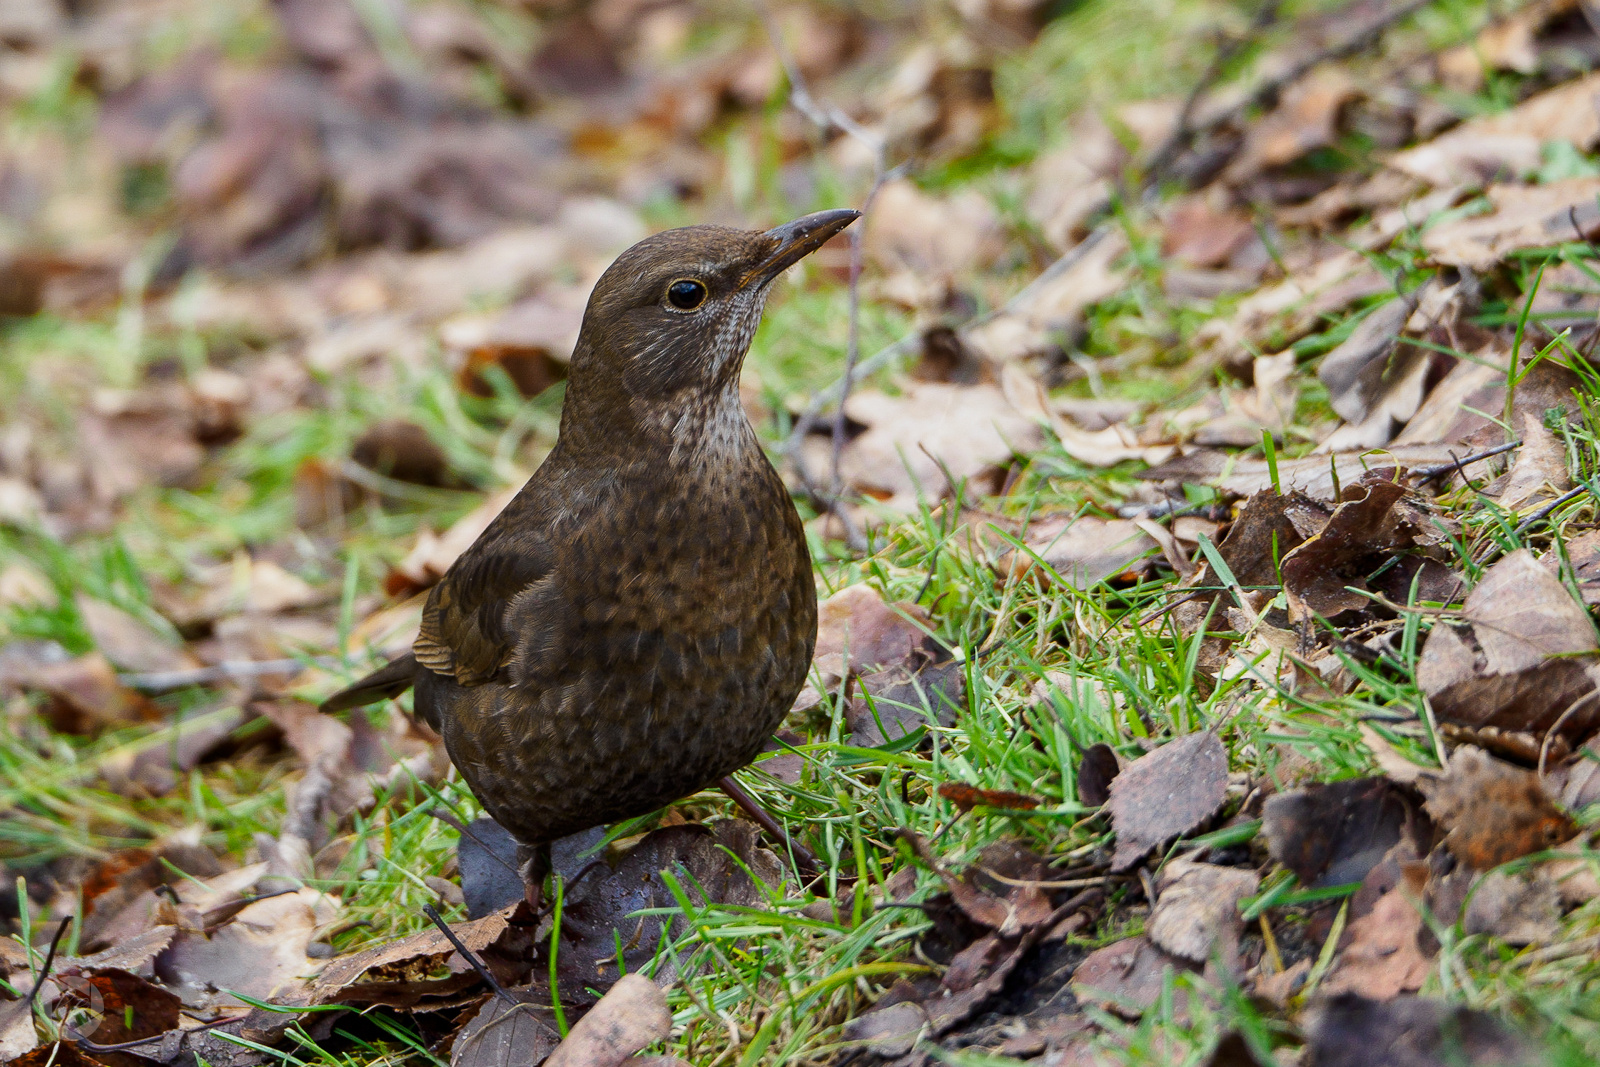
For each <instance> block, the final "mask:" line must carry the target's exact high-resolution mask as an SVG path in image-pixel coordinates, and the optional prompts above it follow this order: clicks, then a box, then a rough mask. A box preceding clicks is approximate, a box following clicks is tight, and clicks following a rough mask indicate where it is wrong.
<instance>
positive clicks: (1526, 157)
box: [1387, 74, 1600, 244]
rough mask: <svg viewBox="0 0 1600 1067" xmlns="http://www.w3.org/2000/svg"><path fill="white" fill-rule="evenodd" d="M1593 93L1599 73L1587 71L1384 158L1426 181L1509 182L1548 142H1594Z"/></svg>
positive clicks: (1599, 126) (1535, 161)
mask: <svg viewBox="0 0 1600 1067" xmlns="http://www.w3.org/2000/svg"><path fill="white" fill-rule="evenodd" d="M1597 95H1600V75H1597V74H1590V75H1588V76H1587V77H1583V78H1579V79H1577V80H1575V81H1570V82H1567V83H1565V84H1563V85H1559V86H1556V87H1555V88H1553V89H1548V90H1546V91H1544V92H1542V93H1538V94H1536V95H1534V96H1531V97H1529V98H1528V99H1527V100H1524V101H1523V102H1522V103H1521V104H1519V105H1518V106H1516V107H1514V108H1512V109H1511V110H1510V111H1507V112H1504V113H1503V114H1499V115H1487V116H1483V117H1480V118H1474V119H1470V120H1468V121H1467V122H1464V123H1462V124H1461V125H1459V126H1457V127H1456V128H1455V129H1453V130H1451V131H1449V132H1448V133H1445V134H1442V135H1441V136H1439V137H1435V138H1434V139H1433V140H1431V141H1428V142H1426V143H1424V144H1420V145H1417V146H1416V147H1414V148H1408V149H1406V150H1405V151H1403V152H1398V153H1396V154H1394V155H1392V156H1390V157H1389V159H1388V160H1387V164H1388V165H1389V166H1390V167H1393V168H1394V169H1396V170H1399V171H1401V172H1403V173H1405V174H1409V175H1412V176H1414V177H1416V178H1420V179H1421V180H1423V181H1425V182H1428V183H1429V184H1431V185H1439V186H1449V185H1473V186H1477V185H1484V184H1486V183H1488V182H1491V181H1515V180H1518V179H1521V178H1523V177H1525V176H1526V175H1528V174H1530V173H1531V172H1533V171H1534V170H1537V169H1538V167H1539V162H1540V158H1541V156H1540V153H1541V150H1542V149H1543V147H1544V145H1545V144H1546V143H1548V142H1550V141H1566V142H1568V143H1570V144H1572V145H1573V147H1575V148H1577V149H1578V150H1579V151H1587V150H1588V149H1589V148H1591V147H1593V145H1594V143H1595V142H1596V140H1600V116H1597V115H1596V112H1595V105H1594V100H1595V97H1596V96H1597ZM1491 195H1493V194H1492V191H1491ZM1590 200H1591V202H1592V201H1593V197H1592V196H1591V197H1590ZM1569 239H1570V238H1569ZM1424 243H1425V244H1427V243H1428V240H1427V238H1426V237H1425V238H1424Z"/></svg>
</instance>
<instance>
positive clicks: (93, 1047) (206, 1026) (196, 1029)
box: [75, 1015, 245, 1052]
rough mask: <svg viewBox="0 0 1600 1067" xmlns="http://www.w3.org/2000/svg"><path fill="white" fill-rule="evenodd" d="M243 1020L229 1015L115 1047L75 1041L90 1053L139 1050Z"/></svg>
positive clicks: (118, 1043) (79, 1039)
mask: <svg viewBox="0 0 1600 1067" xmlns="http://www.w3.org/2000/svg"><path fill="white" fill-rule="evenodd" d="M243 1018H245V1016H243V1015H229V1016H227V1017H226V1018H222V1019H213V1020H212V1021H211V1022H208V1023H201V1024H200V1025H199V1026H191V1027H189V1028H188V1029H187V1030H177V1031H173V1030H168V1031H166V1032H164V1033H160V1034H155V1035H152V1036H151V1037H139V1038H135V1039H133V1040H132V1041H118V1042H117V1043H116V1044H114V1045H102V1044H99V1043H97V1042H94V1041H90V1040H89V1039H88V1038H86V1037H80V1038H77V1039H75V1043H76V1044H79V1045H82V1046H83V1047H84V1048H86V1049H88V1050H89V1051H90V1052H120V1051H122V1050H123V1049H125V1048H138V1047H139V1046H140V1045H148V1044H150V1042H152V1041H161V1040H163V1039H164V1038H165V1037H166V1036H167V1034H170V1033H180V1034H198V1033H200V1032H201V1031H203V1030H214V1029H216V1028H217V1027H219V1026H227V1025H228V1024H229V1023H236V1022H238V1021H239V1020H240V1019H243Z"/></svg>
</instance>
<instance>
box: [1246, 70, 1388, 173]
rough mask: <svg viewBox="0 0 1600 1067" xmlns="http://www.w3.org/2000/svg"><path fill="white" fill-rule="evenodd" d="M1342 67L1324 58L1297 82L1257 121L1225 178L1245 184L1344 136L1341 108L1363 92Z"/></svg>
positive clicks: (1247, 134)
mask: <svg viewBox="0 0 1600 1067" xmlns="http://www.w3.org/2000/svg"><path fill="white" fill-rule="evenodd" d="M1359 91H1360V90H1359V89H1358V87H1357V86H1356V83H1355V82H1354V81H1353V80H1352V79H1351V77H1350V75H1349V74H1348V73H1347V72H1346V71H1345V70H1344V69H1343V68H1341V67H1337V66H1334V65H1333V64H1331V63H1330V64H1324V65H1323V66H1320V67H1318V68H1316V69H1315V70H1313V71H1312V72H1311V73H1310V74H1309V75H1307V76H1306V77H1304V78H1301V79H1300V80H1299V81H1297V82H1295V83H1293V84H1292V85H1291V86H1290V87H1289V89H1288V90H1287V91H1286V92H1285V93H1284V94H1283V100H1282V101H1281V102H1280V103H1279V104H1278V106H1277V108H1276V109H1274V110H1273V111H1272V112H1271V113H1270V114H1268V115H1267V116H1266V117H1265V118H1263V119H1262V120H1260V121H1259V122H1255V123H1252V124H1251V125H1250V127H1249V130H1248V132H1247V133H1246V134H1245V141H1244V147H1243V148H1242V149H1241V150H1240V152H1239V155H1238V156H1237V157H1236V158H1235V159H1234V161H1233V162H1232V163H1231V164H1230V165H1229V166H1228V169H1227V171H1226V173H1225V174H1224V179H1225V180H1226V181H1228V182H1230V183H1233V184H1239V183H1241V182H1243V181H1246V180H1248V179H1249V178H1251V177H1253V176H1254V175H1255V174H1256V173H1257V172H1258V171H1260V170H1261V169H1263V168H1265V167H1277V166H1282V165H1283V164H1285V163H1292V162H1294V161H1295V160H1297V159H1299V158H1300V157H1301V156H1303V155H1305V154H1306V153H1307V152H1310V151H1311V150H1313V149H1316V148H1323V147H1326V146H1327V145H1330V144H1332V143H1333V142H1334V139H1335V138H1336V137H1337V136H1338V132H1339V130H1338V118H1339V109H1340V108H1341V107H1343V106H1344V104H1345V102H1346V101H1348V100H1350V99H1352V98H1354V97H1355V96H1356V95H1358V93H1359Z"/></svg>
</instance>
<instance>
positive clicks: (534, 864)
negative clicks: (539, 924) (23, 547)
mask: <svg viewBox="0 0 1600 1067" xmlns="http://www.w3.org/2000/svg"><path fill="white" fill-rule="evenodd" d="M517 860H518V863H517V873H518V874H520V875H521V876H522V892H523V896H524V899H526V900H527V902H528V908H529V910H530V911H532V912H533V914H535V915H538V914H539V909H540V908H541V907H543V906H544V880H545V878H547V877H548V876H549V874H550V868H551V863H550V845H549V843H548V842H546V843H545V844H542V845H523V844H519V845H517Z"/></svg>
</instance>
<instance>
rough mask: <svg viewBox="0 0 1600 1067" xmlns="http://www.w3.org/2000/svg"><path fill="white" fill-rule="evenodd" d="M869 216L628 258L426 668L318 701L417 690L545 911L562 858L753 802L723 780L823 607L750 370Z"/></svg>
mask: <svg viewBox="0 0 1600 1067" xmlns="http://www.w3.org/2000/svg"><path fill="white" fill-rule="evenodd" d="M859 215H860V212H857V211H851V210H838V211H823V212H818V213H817V214H814V215H807V216H806V217H804V218H801V219H796V220H795V221H794V222H791V223H788V224H786V225H783V226H779V227H777V228H776V229H772V230H767V231H765V232H763V231H759V230H756V231H745V230H733V229H727V228H724V227H720V226H690V227H687V228H685V229H680V230H669V231H667V232H665V233H660V234H656V235H655V236H653V237H647V238H645V239H644V240H643V241H640V242H639V243H638V244H636V245H634V246H633V247H632V248H630V249H628V250H627V251H626V252H624V253H623V254H622V255H621V256H619V257H618V258H617V260H616V262H615V263H613V264H612V265H611V266H610V267H609V268H607V270H606V272H605V273H604V274H603V275H601V277H600V281H599V282H598V283H597V284H596V285H595V287H594V292H593V293H592V294H590V297H589V306H588V308H587V309H586V310H585V311H584V316H583V326H582V329H581V331H580V333H579V335H578V344H577V347H576V349H575V350H574V351H573V354H572V368H571V374H570V377H569V378H568V381H567V395H566V400H565V403H564V404H563V406H562V409H561V432H560V437H559V439H558V440H557V441H556V445H555V448H554V449H553V450H552V451H551V452H550V455H549V456H548V457H547V458H546V459H545V461H544V463H543V464H542V465H541V466H540V467H539V469H538V470H537V471H536V472H534V475H533V477H532V478H530V479H528V483H527V484H526V485H524V486H523V487H522V490H521V492H519V493H518V494H517V495H516V497H515V498H514V499H513V500H512V501H511V503H510V504H509V505H507V507H506V509H505V510H504V511H503V512H501V513H500V515H499V517H497V518H496V519H495V520H494V521H493V522H492V523H490V524H489V527H488V528H487V529H486V530H484V532H483V535H482V536H481V537H479V538H478V540H477V541H476V542H474V543H473V545H472V547H471V548H469V549H467V551H466V552H464V553H463V554H462V555H461V558H460V559H458V560H457V561H456V562H455V565H454V566H452V567H451V568H450V570H449V571H448V572H447V573H446V574H445V576H444V578H443V579H441V580H440V582H439V584H438V585H436V586H434V587H433V589H432V591H431V592H430V593H429V595H428V600H427V604H426V606H425V607H424V608H423V612H422V628H421V632H420V633H419V634H418V637H417V640H416V643H415V644H414V645H413V646H412V651H411V652H410V653H409V654H407V655H405V656H401V657H400V658H398V659H396V660H394V661H393V662H391V663H390V664H388V665H387V666H385V667H383V668H382V669H380V670H378V671H376V672H374V673H373V674H371V675H369V676H367V677H366V678H363V679H362V680H361V681H359V682H357V683H355V684H354V685H352V686H350V687H349V688H348V689H345V690H343V691H342V692H340V693H338V694H336V695H334V696H333V697H331V698H330V699H329V700H328V701H326V702H325V703H324V704H323V705H322V707H323V709H324V710H326V711H335V710H339V709H342V708H348V707H354V706H357V705H360V704H369V703H372V702H374V701H377V700H380V699H384V698H386V697H394V696H398V695H400V694H401V693H403V692H405V690H406V689H407V688H409V687H411V686H415V687H416V712H417V714H418V715H420V716H421V717H422V718H423V719H424V720H426V721H427V723H428V724H429V725H430V726H432V727H433V728H434V729H435V730H437V731H438V732H439V733H440V734H441V735H442V736H443V738H444V742H445V747H446V748H447V749H448V750H449V752H450V758H451V760H452V761H453V762H454V763H455V765H456V767H457V768H459V769H460V771H461V775H462V777H463V778H465V779H466V781H467V784H468V785H470V786H471V787H472V791H473V792H474V793H475V794H476V795H477V797H478V799H479V801H480V802H482V804H483V806H484V807H485V808H486V809H487V810H488V812H489V814H491V815H492V816H494V818H495V820H496V821H497V822H499V823H500V824H501V825H502V826H504V827H505V828H506V829H507V830H508V831H510V833H511V835H512V836H513V837H515V838H516V839H517V840H518V842H519V843H520V845H521V847H522V859H523V861H524V866H523V876H524V878H525V879H526V881H527V884H528V891H529V899H530V900H533V901H535V902H537V900H538V897H539V887H540V885H541V884H542V882H543V878H544V875H545V874H546V873H547V872H548V869H549V845H550V842H552V841H554V840H555V839H557V838H560V837H564V836H566V835H568V834H574V833H577V832H579V831H582V830H586V829H589V828H591V827H594V826H599V825H604V824H606V823H613V822H616V821H618V820H621V819H627V818H631V817H634V816H638V815H644V814H648V813H649V812H652V811H655V810H657V809H658V808H661V807H663V806H665V805H667V804H669V803H671V802H672V801H674V800H679V799H681V798H683V797H686V796H689V795H690V794H692V793H695V792H697V791H699V790H700V789H703V788H705V787H706V786H707V785H709V784H711V783H713V782H717V781H718V780H719V779H721V780H722V782H721V784H722V785H723V787H724V788H725V789H727V790H729V792H730V795H732V796H733V797H734V799H735V800H736V801H739V803H740V804H741V806H744V807H746V808H747V810H750V808H751V806H752V805H753V801H751V800H750V798H749V797H748V796H747V795H743V794H742V793H741V791H740V790H739V789H738V787H737V786H735V785H734V784H733V782H732V780H731V779H729V778H728V777H727V776H728V775H730V774H732V772H733V771H734V770H735V769H737V768H739V767H742V766H744V765H745V764H746V763H749V762H750V760H751V759H753V758H754V757H755V755H756V753H757V752H759V751H760V749H761V747H762V745H763V744H764V743H765V742H766V741H767V739H768V738H770V737H771V736H772V732H773V730H775V729H776V728H777V726H778V723H779V721H780V720H782V718H783V716H784V714H785V713H786V712H787V711H788V710H789V708H790V706H791V705H792V704H793V702H794V698H795V696H796V694H797V693H798V692H799V690H800V687H801V685H802V684H803V683H804V681H805V676H806V672H807V670H808V668H809V665H810V663H811V653H812V649H813V646H814V645H815V644H816V634H817V600H816V586H815V584H814V582H813V579H812V573H811V557H810V554H809V553H808V551H807V549H806V539H805V533H804V530H803V529H802V527H801V525H800V517H799V515H798V514H797V513H796V512H795V508H794V503H793V502H792V501H791V500H790V498H789V494H788V491H787V490H786V489H785V488H784V485H783V482H782V481H781V480H780V479H779V477H778V474H777V472H776V471H774V470H773V469H772V464H771V463H769V462H768V461H767V457H766V455H765V453H763V452H762V450H761V445H760V443H759V442H758V441H757V439H756V434H755V430H754V429H752V428H751V426H750V422H749V420H748V419H747V418H746V417H745V413H744V408H743V406H742V405H741V404H740V402H739V371H740V368H741V367H742V366H743V364H744V359H745V355H746V353H747V352H748V351H749V349H750V340H751V338H752V337H753V336H754V334H755V331H756V325H757V323H758V322H759V321H760V319H761V311H762V308H763V307H764V306H765V304H766V300H767V293H768V291H769V287H770V285H771V283H772V281H773V279H775V278H777V277H778V275H780V274H782V273H783V272H784V271H785V270H786V269H787V268H789V267H790V266H792V265H793V264H795V263H796V262H798V261H799V260H800V259H802V258H803V257H805V256H807V255H809V254H810V253H811V252H813V251H815V250H816V249H817V248H819V247H820V246H821V245H822V244H823V243H824V242H825V241H827V240H828V239H829V238H830V237H832V236H833V235H834V234H836V233H838V232H839V231H841V230H843V229H844V228H845V227H846V226H848V225H849V224H850V223H851V222H852V221H854V220H855V219H856V218H857V217H859ZM751 814H752V815H756V816H757V817H758V819H761V821H762V822H763V824H764V825H766V826H767V827H768V828H769V829H773V828H775V827H776V823H775V822H773V821H772V820H771V819H770V817H765V818H762V816H765V813H764V812H760V811H759V809H755V810H752V811H751ZM779 833H781V831H779Z"/></svg>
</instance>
